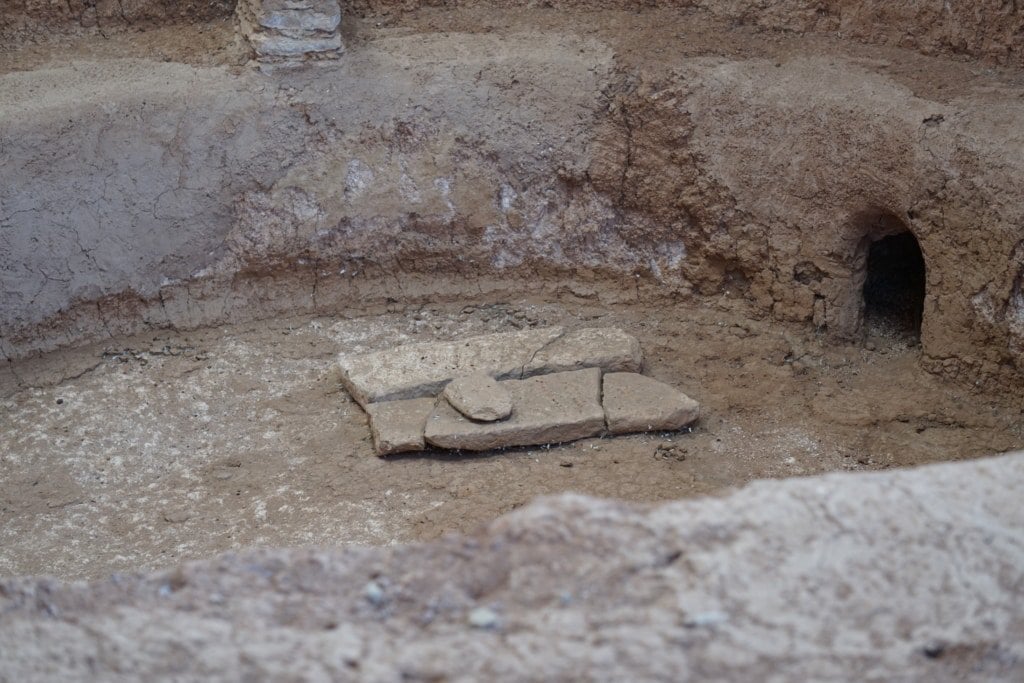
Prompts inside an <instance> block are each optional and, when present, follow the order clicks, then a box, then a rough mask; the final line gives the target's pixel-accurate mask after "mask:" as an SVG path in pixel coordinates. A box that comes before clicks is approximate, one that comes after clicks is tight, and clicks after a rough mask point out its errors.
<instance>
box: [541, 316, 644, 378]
mask: <svg viewBox="0 0 1024 683" xmlns="http://www.w3.org/2000/svg"><path fill="white" fill-rule="evenodd" d="M643 364H644V355H643V351H642V350H641V348H640V342H639V341H637V339H636V337H634V336H633V335H631V334H628V333H626V332H624V331H623V330H620V329H618V328H615V327H591V328H587V329H583V330H574V331H572V332H566V333H565V334H564V335H562V336H561V337H559V338H557V339H555V340H554V341H552V342H551V343H550V344H547V345H546V346H544V347H543V348H541V349H540V350H539V351H537V353H536V354H534V356H533V358H532V359H531V360H530V362H529V363H527V364H526V370H525V373H524V374H526V375H535V374H539V373H543V372H569V371H572V370H582V369H583V368H593V367H597V368H601V369H602V370H604V371H605V372H640V370H641V369H642V368H643Z"/></svg>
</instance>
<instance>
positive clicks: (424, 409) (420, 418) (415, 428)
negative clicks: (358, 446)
mask: <svg viewBox="0 0 1024 683" xmlns="http://www.w3.org/2000/svg"><path fill="white" fill-rule="evenodd" d="M436 403H437V399H435V398H415V399H412V400H409V401H388V402H386V403H374V404H372V405H369V406H367V407H366V412H367V413H368V414H369V416H370V431H371V432H372V433H373V448H374V450H375V451H377V455H392V454H394V453H414V452H417V451H422V450H423V449H424V448H426V447H427V445H426V443H425V442H424V441H423V430H424V428H425V427H426V425H427V417H428V416H429V415H430V414H431V413H432V412H433V411H434V405H435V404H436Z"/></svg>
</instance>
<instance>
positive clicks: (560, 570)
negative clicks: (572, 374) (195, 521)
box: [0, 454, 1024, 683]
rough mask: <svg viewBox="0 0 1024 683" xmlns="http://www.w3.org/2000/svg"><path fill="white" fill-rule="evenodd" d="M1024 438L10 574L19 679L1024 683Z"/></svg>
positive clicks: (9, 626)
mask: <svg viewBox="0 0 1024 683" xmlns="http://www.w3.org/2000/svg"><path fill="white" fill-rule="evenodd" d="M1022 485H1024V455H1021V454H1016V455H1007V456H1003V457H1000V458H994V459H989V460H981V461H973V462H963V463H955V464H945V465H938V466H931V467H926V468H920V469H915V470H911V471H890V472H884V473H875V474H859V475H851V474H841V475H829V476H826V477H815V478H806V479H789V480H785V481H766V482H758V483H755V484H752V485H750V486H748V487H746V488H744V489H742V490H740V491H738V492H735V493H733V494H731V495H729V496H725V497H721V498H706V499H702V500H694V501H685V502H677V503H671V504H668V505H662V506H659V507H653V508H635V507H630V506H628V505H625V504H623V503H614V502H605V501H598V500H594V499H589V498H584V497H581V496H573V495H567V496H561V497H558V498H549V499H543V500H541V501H538V502H535V503H533V504H531V505H529V506H527V507H525V508H523V509H521V510H518V511H516V512H514V513H512V514H510V515H508V516H506V517H503V518H500V519H498V520H497V521H495V522H494V523H492V524H491V525H490V526H489V527H488V528H487V529H485V530H482V531H481V532H480V533H478V534H476V535H474V536H471V537H461V536H450V537H447V538H446V539H444V540H442V541H439V542H436V543H431V544H424V545H419V546H390V547H379V548H356V549H350V550H345V551H339V550H313V549H309V550H292V551H282V550H274V551H271V550H268V551H259V552H250V553H245V554H240V555H228V556H225V557H222V558H220V559H217V560H214V561H211V562H202V563H194V564H190V565H186V566H184V567H181V568H179V569H176V570H172V571H166V572H162V573H158V574H153V575H149V576H125V575H115V576H114V577H112V578H110V579H108V580H106V581H103V582H98V583H93V584H84V583H79V584H60V583H57V582H55V581H53V580H47V579H38V578H33V579H20V580H8V581H4V582H0V613H2V614H3V619H2V620H0V651H3V652H4V653H5V654H4V657H3V658H2V661H0V679H4V680H11V681H26V680H42V679H46V680H85V679H89V680H104V681H137V680H147V681H160V680H174V681H192V680H196V681H198V680H203V681H221V680H226V681H227V680H231V681H233V680H239V679H246V680H249V679H251V680H293V679H297V678H298V679H302V680H310V681H355V680H364V681H395V680H408V681H437V680H450V681H479V680H502V681H504V680H508V681H522V680H544V681H576V680H581V679H583V680H595V681H606V680H607V681H622V680H714V681H738V680H764V681H807V680H829V681H877V682H882V681H893V680H908V681H909V680H915V681H917V680H920V681H925V680H926V681H939V682H943V681H961V680H985V681H994V682H995V681H1006V682H1007V683H1009V682H1010V681H1020V680H1021V678H1022V677H1024V645H1022V643H1024V603H1022V602H1021V600H1020V594H1021V589H1022V586H1021V572H1020V568H1021V566H1022V564H1024V531H1022V529H1024V507H1022V506H1021V505H1020V504H1019V497H1020V488H1021V486H1022Z"/></svg>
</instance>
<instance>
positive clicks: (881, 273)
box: [864, 232, 925, 343]
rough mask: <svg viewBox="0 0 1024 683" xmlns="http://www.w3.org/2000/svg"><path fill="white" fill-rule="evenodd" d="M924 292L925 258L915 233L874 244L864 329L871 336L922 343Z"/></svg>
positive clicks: (870, 250)
mask: <svg viewBox="0 0 1024 683" xmlns="http://www.w3.org/2000/svg"><path fill="white" fill-rule="evenodd" d="M924 293H925V264H924V256H923V255H922V254H921V247H920V245H919V244H918V243H917V238H916V237H914V235H913V234H911V233H910V232H901V233H899V234H896V235H890V236H889V237H883V238H882V239H880V240H878V241H876V242H873V243H872V244H871V246H870V248H869V251H868V263H867V278H866V279H865V281H864V326H865V329H866V331H867V333H868V335H869V336H881V337H887V338H891V339H894V340H900V341H906V342H910V343H917V342H919V341H920V340H921V318H922V315H923V314H924Z"/></svg>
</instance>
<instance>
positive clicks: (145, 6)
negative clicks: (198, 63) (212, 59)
mask: <svg viewBox="0 0 1024 683" xmlns="http://www.w3.org/2000/svg"><path fill="white" fill-rule="evenodd" d="M234 6H235V0H66V1H61V2H54V1H53V0H4V2H3V7H2V8H0V38H3V40H4V41H5V42H7V43H8V44H7V45H6V46H4V47H0V50H2V49H4V48H5V47H6V48H7V49H10V47H11V45H10V43H12V42H13V43H17V42H20V41H37V40H39V39H40V38H43V37H45V36H46V35H48V34H50V33H68V32H74V31H79V30H82V29H88V30H95V31H97V32H102V31H104V30H105V29H107V28H124V27H127V26H147V25H154V24H166V23H175V22H197V21H209V20H211V19H219V18H225V17H230V16H231V15H232V13H233V12H234Z"/></svg>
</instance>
